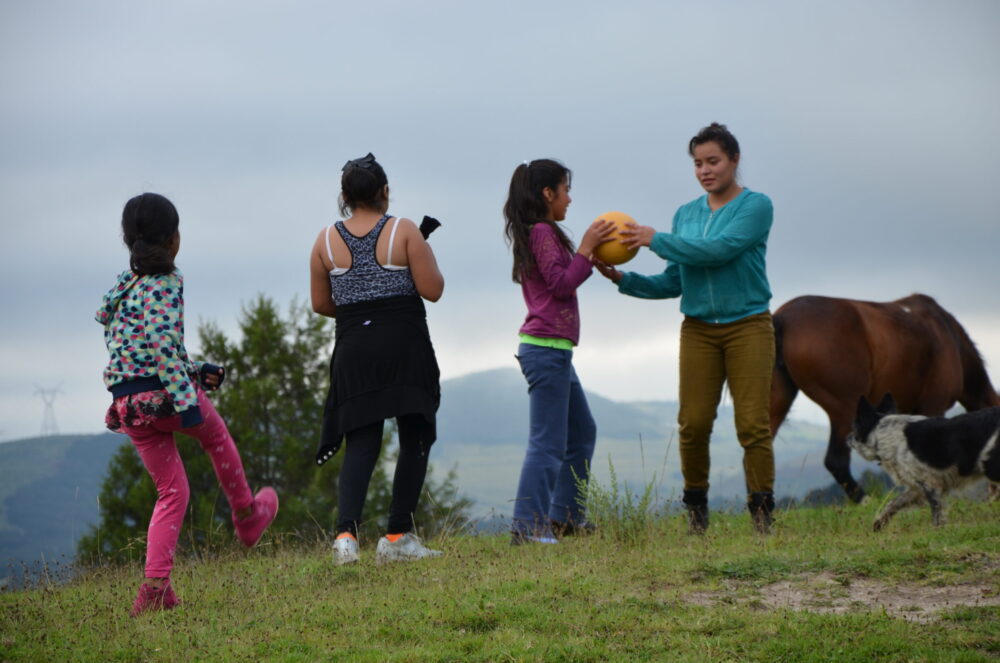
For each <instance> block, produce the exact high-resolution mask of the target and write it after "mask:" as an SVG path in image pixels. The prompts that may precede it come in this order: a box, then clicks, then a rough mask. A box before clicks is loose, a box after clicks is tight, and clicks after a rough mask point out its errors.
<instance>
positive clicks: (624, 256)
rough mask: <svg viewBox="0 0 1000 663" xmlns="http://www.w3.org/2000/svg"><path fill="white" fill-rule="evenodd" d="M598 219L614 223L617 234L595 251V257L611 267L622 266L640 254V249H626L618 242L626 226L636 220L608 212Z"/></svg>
mask: <svg viewBox="0 0 1000 663" xmlns="http://www.w3.org/2000/svg"><path fill="white" fill-rule="evenodd" d="M597 218H598V219H604V220H605V221H611V222H612V223H614V224H615V233H614V234H613V235H612V236H611V239H609V240H608V241H606V242H604V243H603V244H600V245H598V247H597V248H596V249H594V257H595V258H597V259H598V260H600V261H601V262H603V263H607V264H609V265H621V264H622V263H626V262H628V261H629V260H631V259H632V258H634V257H635V254H636V253H638V252H639V249H638V247H636V248H634V249H629V248H626V247H625V245H624V244H622V243H621V242H620V241H618V240H619V239H621V231H622V230H623V229H624V228H625V224H626V223H634V222H635V219H633V218H632V217H630V216H629V215H628V214H625V213H624V212H606V213H604V214H602V215H600V216H599V217H597ZM595 220H596V219H595Z"/></svg>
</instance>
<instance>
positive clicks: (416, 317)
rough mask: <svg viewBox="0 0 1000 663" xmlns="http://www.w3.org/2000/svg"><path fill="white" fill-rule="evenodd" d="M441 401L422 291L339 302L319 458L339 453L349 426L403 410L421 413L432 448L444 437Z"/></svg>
mask: <svg viewBox="0 0 1000 663" xmlns="http://www.w3.org/2000/svg"><path fill="white" fill-rule="evenodd" d="M440 403H441V383H440V372H439V370H438V365H437V358H436V357H435V356H434V346H432V345H431V337H430V333H429V332H428V330H427V313H426V310H425V309H424V302H423V300H422V299H421V298H420V297H417V296H412V295H406V296H401V297H390V298H388V299H380V300H376V301H373V302H359V303H357V304H347V305H345V306H338V307H337V327H336V342H335V343H334V347H333V357H332V358H331V359H330V392H329V394H328V395H327V399H326V409H325V411H324V413H323V432H322V434H321V436H320V444H319V449H318V450H317V452H316V463H317V464H319V465H322V464H323V463H325V462H326V461H328V460H330V459H331V458H333V455H334V454H336V453H337V450H338V449H340V445H341V443H342V442H343V439H344V434H345V433H348V432H350V431H352V430H355V429H358V428H361V427H362V426H366V425H368V424H371V423H373V422H376V421H380V420H385V419H389V418H392V417H398V416H401V415H404V414H419V415H422V417H423V421H424V425H423V430H422V431H421V433H420V442H421V444H422V445H423V446H424V448H425V449H426V448H429V447H430V445H431V444H433V443H434V441H435V440H436V439H437V428H436V417H437V410H438V405H439V404H440Z"/></svg>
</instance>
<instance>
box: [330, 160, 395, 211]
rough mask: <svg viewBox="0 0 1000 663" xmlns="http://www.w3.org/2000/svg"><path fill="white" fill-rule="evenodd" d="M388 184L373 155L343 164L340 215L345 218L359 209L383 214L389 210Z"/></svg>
mask: <svg viewBox="0 0 1000 663" xmlns="http://www.w3.org/2000/svg"><path fill="white" fill-rule="evenodd" d="M388 184H389V179H388V178H387V177H386V175H385V171H384V170H383V169H382V166H381V165H379V162H378V161H376V160H375V155H374V154H372V153H371V152H369V153H368V154H366V155H365V156H363V157H360V158H358V159H351V160H350V161H348V162H347V163H346V164H344V167H343V169H342V174H341V176H340V213H341V214H343V215H344V216H347V215H348V214H349V213H350V211H351V210H355V209H359V208H364V209H371V210H375V211H376V212H383V213H384V212H385V211H386V210H387V209H389V197H388V195H387V194H386V186H387V185H388Z"/></svg>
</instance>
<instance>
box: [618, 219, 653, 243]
mask: <svg viewBox="0 0 1000 663" xmlns="http://www.w3.org/2000/svg"><path fill="white" fill-rule="evenodd" d="M655 234H656V230H654V229H653V228H651V227H650V226H640V225H639V224H638V223H626V224H625V227H624V228H623V229H622V232H621V237H622V239H621V242H622V244H624V245H625V246H627V247H628V248H630V249H636V248H639V247H640V246H649V243H650V242H652V241H653V235H655Z"/></svg>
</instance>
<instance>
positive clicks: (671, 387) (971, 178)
mask: <svg viewBox="0 0 1000 663" xmlns="http://www.w3.org/2000/svg"><path fill="white" fill-rule="evenodd" d="M998 28H1000V4H998V3H996V2H994V1H992V0H985V1H982V2H975V1H971V2H950V3H944V2H913V1H899V2H874V3H873V2H871V1H870V0H866V1H863V2H856V1H854V0H846V1H843V0H842V1H838V2H824V3H817V2H803V1H801V0H795V1H789V2H718V3H711V5H708V4H706V3H693V2H663V1H657V2H618V3H611V2H587V1H584V2H568V1H567V2H539V1H537V0H532V1H530V2H510V1H506V2H438V1H435V0H428V1H425V2H420V3H416V2H404V1H399V2H378V1H376V0H372V1H371V2H353V3H346V2H296V1H294V0H293V1H290V2H280V3H278V2H272V3H261V2H253V1H250V2H248V1H245V0H244V1H241V2H204V1H199V2H186V1H172V2H170V3H163V2H144V1H138V2H137V1H135V0H129V1H127V2H126V1H122V2H112V1H105V2H88V3H83V2H75V1H68V0H67V1H61V2H55V1H48V0H31V1H28V0H23V1H14V0H0V223H2V241H0V247H2V248H0V251H2V260H0V278H2V283H3V288H2V289H0V306H2V308H0V310H2V317H0V371H2V373H0V439H12V438H20V437H27V436H31V435H36V434H38V432H39V429H40V427H41V423H42V412H43V407H42V401H41V399H40V398H38V397H37V396H36V395H35V393H34V392H35V389H36V387H43V388H50V387H55V386H57V385H58V386H60V388H61V390H62V393H61V394H60V395H59V397H58V399H57V401H56V417H57V421H58V425H59V428H60V430H61V431H62V432H98V431H100V430H101V429H102V425H103V420H102V417H103V411H104V409H105V408H106V406H107V403H108V402H109V397H108V395H107V392H105V391H104V387H103V384H102V382H101V370H102V368H103V366H104V363H105V360H106V355H105V349H104V346H103V339H102V334H101V327H100V326H99V325H98V324H97V323H95V322H93V314H94V311H95V310H96V308H97V306H98V304H99V302H100V298H101V296H102V295H103V293H104V292H105V290H106V289H107V288H108V287H110V286H111V284H112V282H113V279H114V276H115V275H116V274H117V273H118V272H119V271H120V270H121V269H123V268H124V267H126V265H127V253H126V251H125V249H124V248H123V247H122V245H121V242H120V231H119V221H120V214H121V208H122V206H123V204H124V203H125V201H126V200H127V199H128V198H129V197H131V196H133V195H135V194H137V193H140V192H142V191H155V192H159V193H163V194H165V195H166V196H168V197H169V198H171V199H172V200H173V201H174V203H175V204H176V206H177V208H178V210H179V212H180V216H181V230H182V234H183V246H182V250H181V254H180V256H179V258H178V264H179V266H180V267H181V269H182V270H183V271H184V274H185V278H186V293H185V294H186V305H187V306H186V312H187V326H188V329H187V338H188V348H189V349H190V350H192V351H194V352H197V351H198V349H199V348H198V342H197V326H198V323H199V322H203V321H209V320H211V321H214V322H216V323H217V324H219V325H220V326H221V327H222V328H223V329H224V330H227V331H230V332H233V333H235V329H236V320H237V317H238V315H239V312H240V308H241V306H242V305H243V304H244V303H246V302H249V301H250V300H251V299H253V298H254V297H255V296H256V295H257V294H258V293H264V294H266V295H268V296H270V297H272V298H274V299H275V300H276V301H278V302H279V303H280V304H281V305H282V306H284V305H285V304H286V303H288V302H290V301H291V300H292V299H293V298H294V297H299V298H300V299H305V298H306V297H307V296H308V269H307V262H308V253H309V249H310V247H311V245H312V242H313V239H314V238H315V236H316V233H317V232H318V231H319V230H320V229H321V228H322V227H324V226H325V225H326V224H328V223H330V222H331V221H333V220H335V219H336V218H337V211H336V199H337V194H338V191H339V175H340V167H341V166H342V165H343V163H344V162H345V161H346V160H348V159H350V158H354V157H358V156H361V155H363V154H365V153H366V152H368V151H372V152H374V153H375V155H376V156H377V157H378V159H379V161H380V162H381V163H382V164H383V166H384V167H385V169H386V172H387V173H388V176H389V183H390V187H391V191H392V200H391V207H390V211H391V212H392V213H394V214H399V215H402V216H410V217H413V218H417V219H419V218H420V217H421V216H422V215H423V214H431V215H433V216H436V217H438V218H439V219H441V221H442V222H443V223H444V226H443V227H442V228H441V229H440V230H438V231H437V233H435V235H434V236H433V237H432V239H431V243H432V246H433V247H434V250H435V252H436V254H437V257H438V260H439V262H440V265H441V268H442V271H443V272H444V275H445V279H446V283H447V285H446V289H445V294H444V297H443V298H442V300H441V301H440V302H438V303H436V304H434V305H430V306H428V314H429V320H430V326H431V332H432V335H433V339H434V343H435V346H436V348H437V351H438V357H439V361H440V364H441V368H442V373H443V377H444V378H449V377H455V376H459V375H463V374H465V373H469V372H472V371H477V370H482V369H486V368H494V367H499V366H511V367H512V366H514V365H515V364H514V360H513V352H514V350H515V347H516V343H517V340H516V333H517V329H518V327H519V325H520V323H521V321H522V319H523V315H524V307H523V303H522V301H521V297H520V291H519V289H518V287H516V286H515V285H514V284H512V283H511V282H510V276H509V272H510V258H509V254H508V251H507V248H506V246H505V245H504V242H503V239H502V225H503V220H502V215H501V207H502V205H503V202H504V197H505V193H506V189H507V186H508V183H509V178H510V174H511V172H512V171H513V169H514V167H515V166H516V165H517V164H518V163H520V162H521V161H523V160H526V159H533V158H539V157H555V158H558V159H560V160H562V161H563V162H564V163H566V164H567V165H568V166H569V167H570V168H572V169H573V171H574V180H573V192H572V194H573V204H572V205H571V207H570V209H569V214H568V218H567V221H566V224H567V226H568V227H569V228H570V229H571V231H572V232H573V233H574V236H575V237H576V238H579V237H580V236H581V235H582V232H583V229H584V228H585V227H586V225H587V224H588V223H589V222H590V221H591V220H592V219H593V218H595V217H596V216H598V215H599V214H600V213H602V212H605V211H608V210H621V211H625V212H628V213H629V214H631V215H633V216H634V217H635V218H636V219H638V220H639V221H640V222H641V223H644V224H649V225H652V226H654V227H657V228H660V229H664V230H666V229H669V223H670V218H671V216H672V214H673V212H674V210H675V209H676V208H677V207H678V206H679V205H681V204H683V203H685V202H687V201H688V200H691V199H693V198H695V197H697V196H698V195H700V194H701V193H702V192H701V190H700V188H699V186H698V184H697V182H696V180H695V178H694V176H693V171H692V167H691V163H690V159H689V158H688V156H687V154H686V145H687V141H688V139H689V138H690V137H691V136H692V135H693V134H694V133H695V132H697V131H698V129H700V128H701V127H702V126H704V125H706V124H708V123H709V122H712V121H719V122H724V123H726V124H727V125H728V126H729V127H730V129H731V130H732V131H733V132H734V133H735V134H736V136H737V137H738V139H739V140H740V143H741V147H742V153H743V154H742V167H741V168H742V178H743V183H744V184H745V185H746V186H747V187H749V188H751V189H754V190H757V191H762V192H764V193H766V194H768V195H769V196H770V197H771V199H772V200H773V202H774V208H775V218H774V227H773V230H772V232H771V241H770V245H769V250H768V266H769V274H770V279H771V284H772V289H773V291H774V295H775V297H774V300H773V308H777V307H778V306H779V305H780V304H782V303H783V302H785V301H787V300H789V299H791V298H792V297H795V296H797V295H802V294H823V295H831V296H844V297H853V298H861V299H873V300H889V299H895V298H897V297H901V296H904V295H907V294H909V293H911V292H924V293H927V294H930V295H932V296H933V297H935V298H937V300H938V301H939V302H940V303H941V304H942V305H943V306H944V307H945V308H947V309H949V310H950V311H951V312H952V313H954V314H955V315H956V316H957V317H958V318H959V320H960V321H961V322H963V323H964V324H965V326H966V328H967V329H968V330H969V332H970V333H971V335H972V337H973V339H974V340H975V341H976V342H977V343H978V345H979V348H980V350H981V351H982V353H983V355H984V356H985V357H986V359H987V361H988V362H989V365H990V371H991V373H992V376H993V378H994V381H1000V372H998V370H1000V369H998V367H1000V289H998V288H997V264H998V257H997V249H998V242H997V240H998V239H1000V224H998V221H1000V219H998V213H997V212H996V209H997V205H996V201H995V196H996V194H995V186H996V184H995V182H996V179H995V178H996V176H997V174H998V172H1000V123H998V121H997V113H998V111H997V109H998V108H1000V75H998V73H997V72H998V71H1000V45H998V44H1000V40H998V39H997V36H996V34H997V29H998ZM662 267H663V263H662V261H660V260H658V259H657V258H656V257H655V256H653V255H651V254H649V253H648V252H646V251H644V252H643V253H641V254H640V256H639V257H638V258H636V259H635V260H634V261H633V262H632V263H630V265H629V268H631V269H634V270H636V271H640V272H646V273H652V272H656V271H660V270H661V269H662ZM579 296H580V300H581V308H582V318H583V323H582V324H583V327H582V331H583V333H582V338H581V346H580V348H579V349H578V351H577V354H576V360H575V361H576V365H577V370H578V372H579V374H580V376H581V379H582V380H583V383H584V386H585V387H586V388H587V389H590V390H592V391H596V392H598V393H600V394H603V395H605V396H608V397H610V398H613V399H616V400H634V399H674V398H676V395H677V335H678V329H679V326H680V321H681V316H680V314H679V312H678V302H677V301H676V300H665V301H643V300H637V299H631V298H627V297H623V296H621V295H619V294H617V292H616V290H615V289H614V288H613V287H612V286H611V285H610V284H609V283H608V282H606V281H605V280H604V279H602V278H601V277H600V276H599V275H597V274H595V275H594V277H592V278H591V279H590V280H589V281H588V282H587V283H585V284H584V285H583V286H582V287H581V289H580V291H579ZM793 416H800V417H802V418H807V419H815V418H816V411H815V406H810V405H809V404H807V403H806V402H804V401H803V400H800V402H799V403H797V405H796V408H795V410H793Z"/></svg>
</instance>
